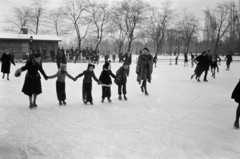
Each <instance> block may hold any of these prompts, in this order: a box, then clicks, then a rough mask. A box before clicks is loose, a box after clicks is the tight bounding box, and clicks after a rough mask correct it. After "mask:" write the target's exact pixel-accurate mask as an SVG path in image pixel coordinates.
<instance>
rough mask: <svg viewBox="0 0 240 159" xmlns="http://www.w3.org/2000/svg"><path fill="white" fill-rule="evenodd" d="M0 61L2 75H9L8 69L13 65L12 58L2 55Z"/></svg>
mask: <svg viewBox="0 0 240 159" xmlns="http://www.w3.org/2000/svg"><path fill="white" fill-rule="evenodd" d="M1 61H2V68H1V72H2V73H10V67H11V63H12V64H14V65H15V63H14V61H13V59H12V56H11V55H10V54H8V55H7V54H6V53H4V54H3V55H2V57H1Z"/></svg>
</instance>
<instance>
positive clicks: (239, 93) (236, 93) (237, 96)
mask: <svg viewBox="0 0 240 159" xmlns="http://www.w3.org/2000/svg"><path fill="white" fill-rule="evenodd" d="M232 99H234V100H235V102H237V103H238V108H237V111H236V120H235V122H234V127H235V128H236V129H239V117H240V80H239V82H238V84H237V86H236V87H235V89H234V90H233V93H232Z"/></svg>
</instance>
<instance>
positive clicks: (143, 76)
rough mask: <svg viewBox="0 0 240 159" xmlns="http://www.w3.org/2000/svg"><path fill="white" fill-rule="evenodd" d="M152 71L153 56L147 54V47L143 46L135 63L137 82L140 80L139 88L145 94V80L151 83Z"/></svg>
mask: <svg viewBox="0 0 240 159" xmlns="http://www.w3.org/2000/svg"><path fill="white" fill-rule="evenodd" d="M152 71H153V57H152V55H150V54H149V49H148V48H144V49H143V54H142V55H140V56H139V58H138V63H137V69H136V73H137V75H138V76H137V81H138V82H139V84H141V81H143V82H142V86H141V90H142V92H143V93H144V92H145V95H148V92H147V80H148V82H149V83H151V75H152Z"/></svg>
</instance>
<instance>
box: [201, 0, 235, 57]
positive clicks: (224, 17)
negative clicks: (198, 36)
mask: <svg viewBox="0 0 240 159" xmlns="http://www.w3.org/2000/svg"><path fill="white" fill-rule="evenodd" d="M204 13H205V15H206V17H207V18H208V19H209V20H210V21H211V23H212V24H213V26H214V27H213V28H214V29H213V30H212V33H211V34H213V36H214V40H215V46H214V54H216V53H217V51H218V46H219V41H220V40H221V39H222V38H223V37H224V35H225V34H226V33H227V32H228V30H229V27H230V25H231V23H232V21H230V20H229V15H230V3H226V2H224V3H219V4H218V5H217V7H215V8H214V9H212V10H211V9H209V8H208V9H206V10H205V12H204ZM235 18H237V16H236V17H234V18H233V19H235Z"/></svg>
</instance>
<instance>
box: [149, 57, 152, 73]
mask: <svg viewBox="0 0 240 159" xmlns="http://www.w3.org/2000/svg"><path fill="white" fill-rule="evenodd" d="M148 65H149V73H150V74H152V72H153V57H152V56H150V58H149V61H148Z"/></svg>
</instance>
